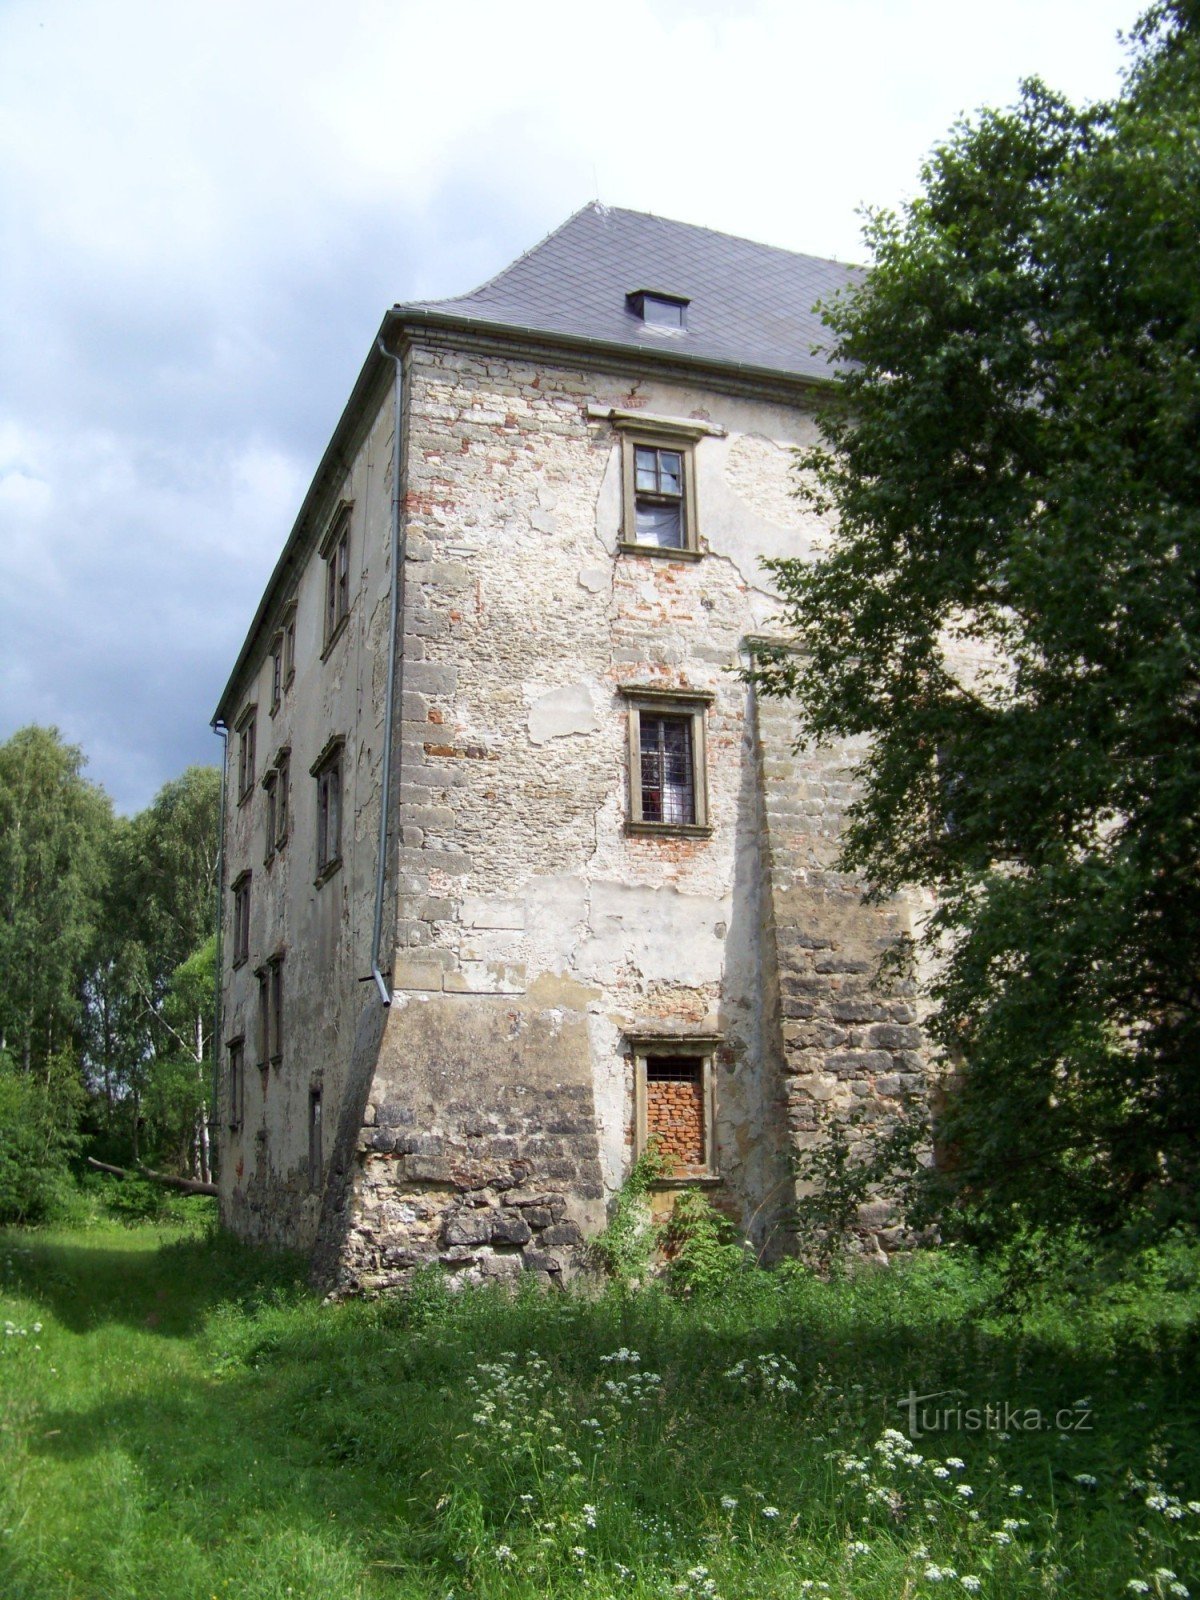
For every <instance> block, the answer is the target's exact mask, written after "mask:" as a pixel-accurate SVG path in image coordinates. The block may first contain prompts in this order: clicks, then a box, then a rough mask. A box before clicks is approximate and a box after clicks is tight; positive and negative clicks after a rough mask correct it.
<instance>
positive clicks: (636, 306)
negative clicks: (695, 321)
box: [625, 289, 689, 333]
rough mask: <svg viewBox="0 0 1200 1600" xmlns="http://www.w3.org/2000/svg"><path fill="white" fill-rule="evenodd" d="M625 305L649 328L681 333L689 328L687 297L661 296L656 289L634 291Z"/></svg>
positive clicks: (628, 295)
mask: <svg viewBox="0 0 1200 1600" xmlns="http://www.w3.org/2000/svg"><path fill="white" fill-rule="evenodd" d="M625 303H626V304H627V305H628V307H629V309H630V311H632V312H633V314H634V316H635V317H640V318H641V319H642V321H643V322H644V323H645V324H646V326H647V327H648V328H661V329H663V330H665V331H667V332H675V333H681V332H682V331H683V330H684V329H685V328H686V327H687V308H688V304H689V302H688V300H687V297H686V296H685V295H679V294H660V293H659V292H658V291H657V290H656V289H633V290H631V291H630V293H629V294H627V295H626V296H625Z"/></svg>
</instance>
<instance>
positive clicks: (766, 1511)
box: [762, 1506, 779, 1520]
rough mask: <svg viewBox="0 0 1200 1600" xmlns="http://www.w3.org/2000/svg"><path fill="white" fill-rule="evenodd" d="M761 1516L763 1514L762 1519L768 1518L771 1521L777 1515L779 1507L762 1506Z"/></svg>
mask: <svg viewBox="0 0 1200 1600" xmlns="http://www.w3.org/2000/svg"><path fill="white" fill-rule="evenodd" d="M762 1514H763V1516H764V1517H769V1518H771V1519H772V1520H774V1519H775V1518H776V1517H777V1516H778V1515H779V1507H778V1506H764V1507H763V1508H762Z"/></svg>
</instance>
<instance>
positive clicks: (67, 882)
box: [0, 727, 112, 1073]
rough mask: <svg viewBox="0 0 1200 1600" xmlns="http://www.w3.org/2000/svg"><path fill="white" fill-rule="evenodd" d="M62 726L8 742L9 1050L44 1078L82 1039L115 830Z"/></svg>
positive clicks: (3, 1011)
mask: <svg viewBox="0 0 1200 1600" xmlns="http://www.w3.org/2000/svg"><path fill="white" fill-rule="evenodd" d="M83 766H84V757H83V753H82V751H80V750H79V749H78V748H77V747H76V746H74V745H68V744H64V743H63V741H62V739H61V738H60V737H59V733H58V730H57V729H56V728H38V727H29V728H22V729H21V730H20V731H19V732H18V733H15V734H13V736H12V738H11V739H9V740H8V741H7V742H6V743H5V744H3V745H0V1051H6V1052H7V1053H8V1054H9V1055H10V1056H11V1058H12V1060H13V1061H14V1062H15V1063H16V1065H17V1066H18V1067H19V1068H20V1069H21V1070H22V1071H24V1072H27V1073H33V1072H41V1071H43V1070H45V1069H46V1065H47V1063H48V1062H50V1061H51V1060H52V1059H54V1058H55V1057H56V1056H57V1055H58V1054H59V1053H60V1052H61V1051H62V1050H63V1049H64V1048H66V1047H68V1046H70V1045H71V1044H72V1043H73V1041H74V1038H75V1032H76V1028H77V1025H78V1022H79V1013H80V1004H81V997H82V980H83V974H84V971H85V968H86V965H87V961H88V958H89V955H90V953H91V950H92V948H93V945H94V942H95V937H96V929H97V917H98V912H99V907H100V898H101V894H102V891H103V885H104V875H105V851H106V844H107V841H108V837H109V834H110V831H111V827H112V811H111V806H110V804H109V800H108V797H107V796H106V795H105V793H104V791H103V790H102V789H100V788H98V787H97V786H96V785H95V784H93V783H89V782H88V781H87V779H86V778H84V777H83V775H82V774H83Z"/></svg>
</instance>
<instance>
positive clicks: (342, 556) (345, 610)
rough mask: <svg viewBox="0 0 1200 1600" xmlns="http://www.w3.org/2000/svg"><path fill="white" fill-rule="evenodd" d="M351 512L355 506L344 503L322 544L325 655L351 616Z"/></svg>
mask: <svg viewBox="0 0 1200 1600" xmlns="http://www.w3.org/2000/svg"><path fill="white" fill-rule="evenodd" d="M350 511H351V503H350V502H349V501H348V500H344V501H343V502H342V504H341V505H340V506H339V507H338V511H337V514H336V515H335V517H334V519H333V522H332V524H331V525H330V529H329V532H328V533H327V534H326V535H325V538H324V540H323V542H322V545H321V556H322V559H323V560H324V562H325V649H324V653H325V654H327V653H328V652H329V650H330V648H331V647H332V645H333V643H334V640H335V639H337V638H338V637H339V635H340V634H341V632H342V629H343V628H344V627H345V625H346V619H347V618H348V617H349V615H350Z"/></svg>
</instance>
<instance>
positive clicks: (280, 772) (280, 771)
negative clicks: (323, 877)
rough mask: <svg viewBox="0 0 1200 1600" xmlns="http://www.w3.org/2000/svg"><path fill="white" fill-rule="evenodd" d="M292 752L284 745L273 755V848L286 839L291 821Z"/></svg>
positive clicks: (279, 846)
mask: <svg viewBox="0 0 1200 1600" xmlns="http://www.w3.org/2000/svg"><path fill="white" fill-rule="evenodd" d="M291 786H292V752H291V748H290V747H285V748H284V749H282V750H281V751H280V752H279V754H278V755H277V756H276V757H275V848H276V850H282V849H283V847H284V845H285V844H286V843H287V841H288V828H289V826H290V823H291Z"/></svg>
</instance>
